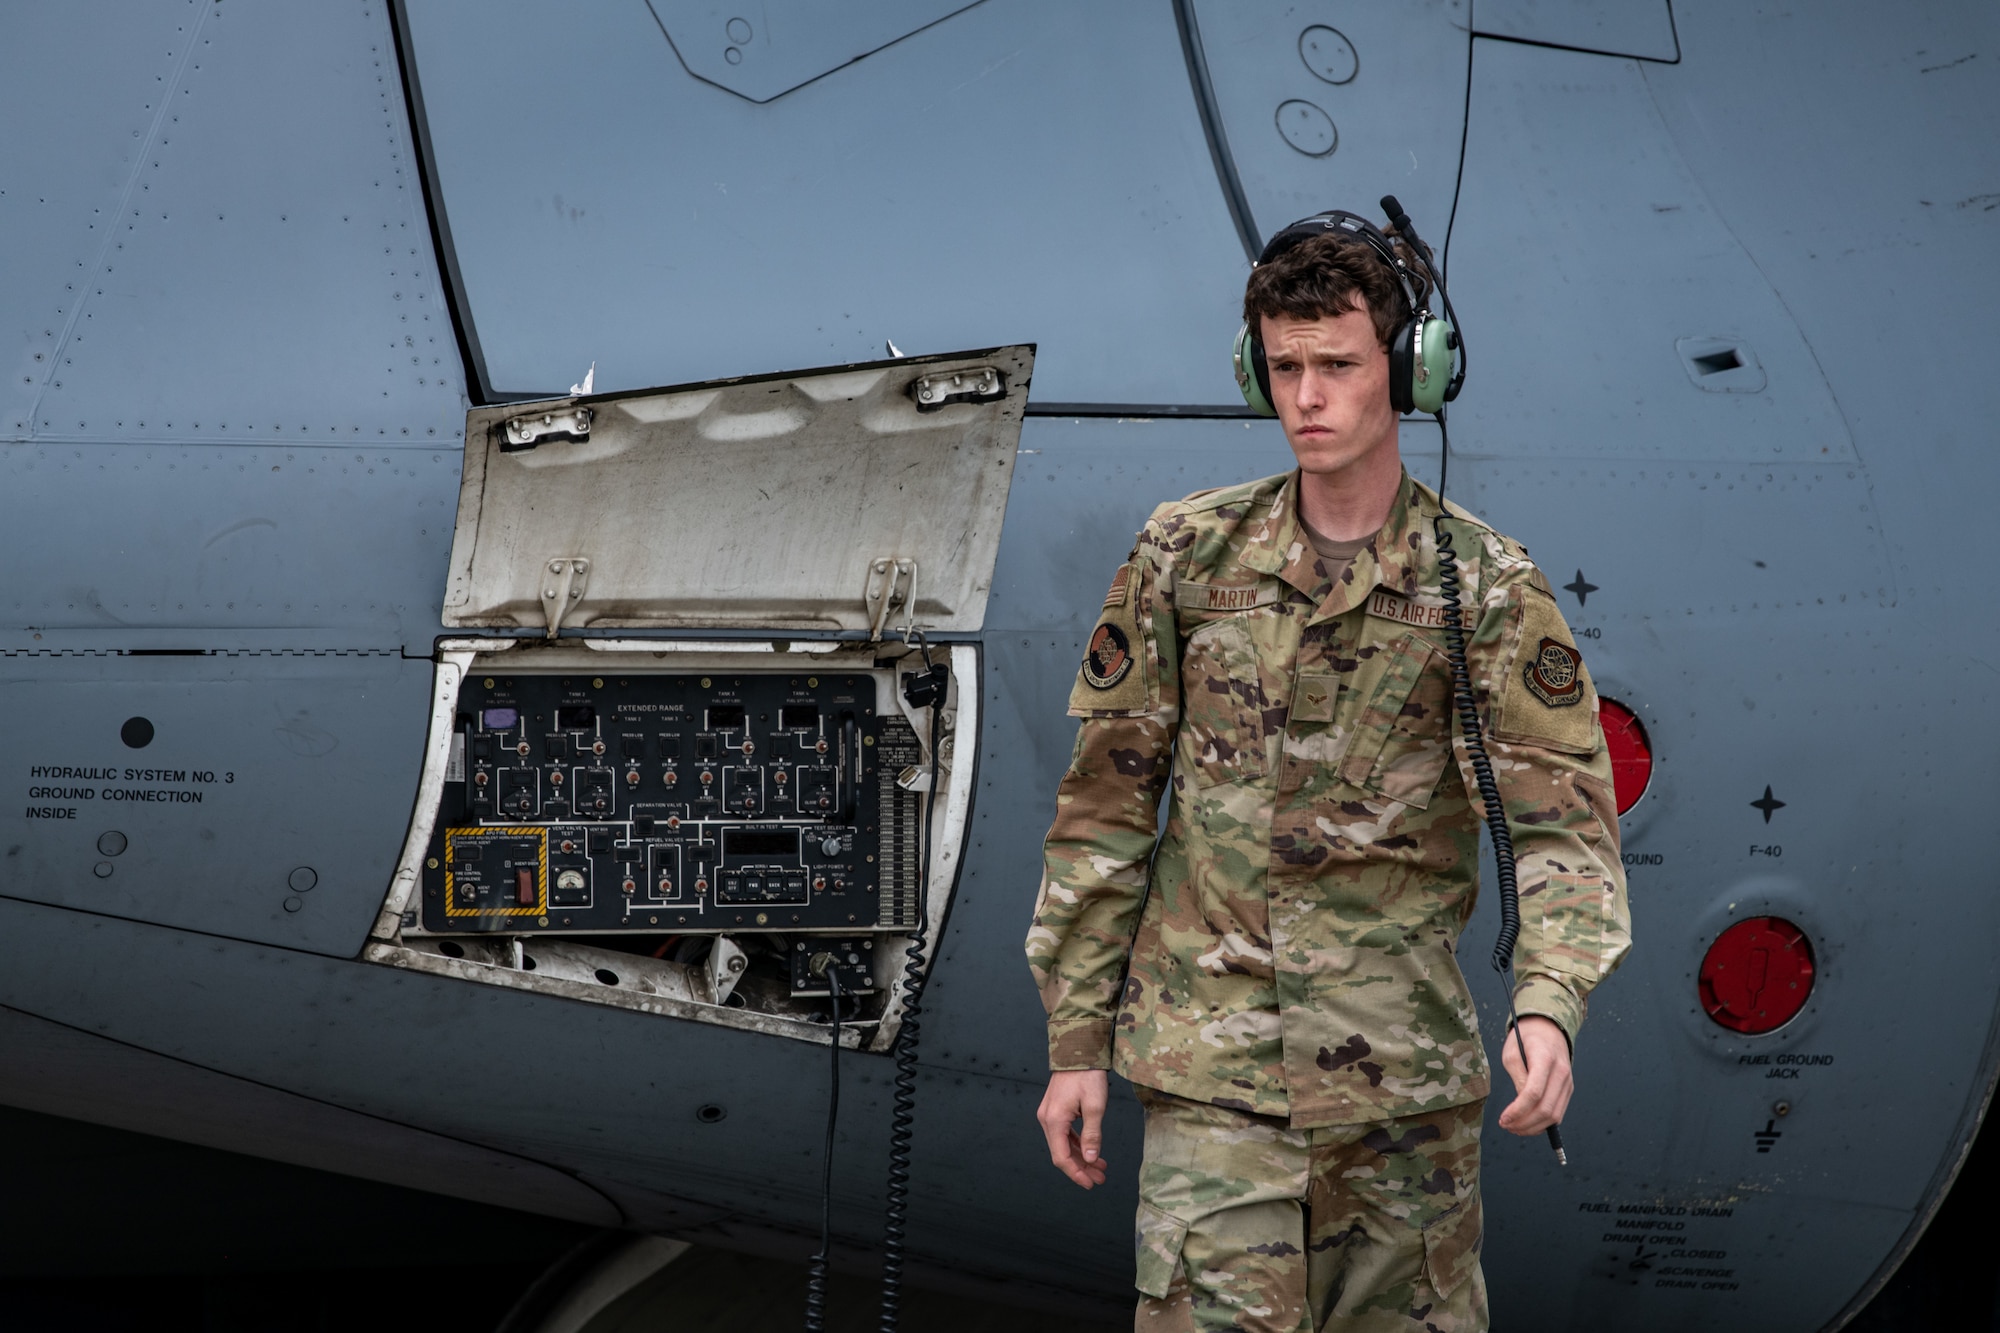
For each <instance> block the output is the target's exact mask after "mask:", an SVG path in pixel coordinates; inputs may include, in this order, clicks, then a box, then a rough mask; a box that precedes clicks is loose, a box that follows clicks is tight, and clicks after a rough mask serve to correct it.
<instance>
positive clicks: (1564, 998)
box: [1460, 549, 1632, 1044]
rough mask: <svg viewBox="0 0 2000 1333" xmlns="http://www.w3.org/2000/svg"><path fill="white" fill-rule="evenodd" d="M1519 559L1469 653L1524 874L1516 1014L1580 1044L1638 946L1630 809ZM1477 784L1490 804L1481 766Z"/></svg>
mask: <svg viewBox="0 0 2000 1333" xmlns="http://www.w3.org/2000/svg"><path fill="white" fill-rule="evenodd" d="M1499 555H1501V552H1499V551H1498V550H1497V549H1492V550H1490V551H1489V556H1499ZM1496 563H1498V562H1497V561H1496ZM1508 564H1510V565H1511V568H1505V569H1504V572H1502V573H1501V574H1500V576H1499V577H1498V578H1497V579H1496V580H1495V581H1494V583H1493V585H1492V586H1490V587H1489V588H1488V589H1487V590H1486V592H1485V595H1484V596H1483V597H1482V599H1481V600H1482V603H1483V610H1482V614H1481V617H1480V623H1479V628H1478V632H1477V634H1476V635H1475V636H1474V638H1473V640H1472V642H1471V643H1470V644H1469V645H1468V647H1469V653H1468V656H1469V658H1470V660H1471V662H1472V664H1473V675H1474V686H1475V690H1476V691H1477V693H1478V694H1479V696H1480V698H1481V701H1482V703H1483V705H1484V708H1483V712H1484V714H1485V718H1484V720H1485V723H1486V749H1487V753H1488V754H1489V755H1490V756H1491V758H1492V760H1493V771H1494V775H1495V777H1496V779H1497V781H1498V785H1499V788H1500V795H1501V800H1502V802H1503V804H1504V805H1505V806H1506V810H1507V825H1508V829H1509V831H1510V832H1511V833H1512V834H1513V839H1514V859H1515V864H1516V868H1517V871H1518V876H1519V879H1518V883H1519V887H1520V895H1521V935H1520V940H1519V943H1518V944H1517V945H1516V947H1515V952H1514V972H1515V977H1516V983H1515V989H1514V1008H1515V1012H1516V1013H1517V1014H1521V1015H1526V1014H1539V1015H1541V1016H1543V1017H1545V1018H1548V1019H1550V1020H1552V1021H1553V1022H1554V1023H1555V1024H1556V1025H1557V1026H1558V1027H1560V1028H1561V1029H1562V1030H1563V1032H1564V1034H1565V1035H1566V1036H1568V1037H1569V1039H1570V1041H1571V1043H1572V1044H1574V1042H1575V1040H1576V1033H1577V1029H1578V1027H1579V1026H1581V1025H1582V1023H1583V1018H1584V1012H1585V1009H1586V1005H1587V1001H1588V997H1589V995H1590V992H1591V990H1592V988H1593V987H1595V986H1596V985H1597V983H1598V982H1600V981H1602V980H1604V978H1605V977H1608V976H1610V975H1611V973H1612V972H1613V971H1614V970H1616V968H1617V967H1618V964H1619V963H1620V962H1622V961H1623V960H1624V957H1625V954H1626V952H1627V951H1628V950H1630V948H1631V947H1632V915H1631V910H1630V908H1629V906H1628V905H1627V902H1626V897H1625V871H1624V866H1623V864H1622V862H1621V861H1620V859H1619V851H1618V806H1617V802H1616V799H1615V797H1614V795H1613V792H1612V782H1611V759H1610V756H1609V754H1608V753H1607V752H1606V750H1605V745H1604V731H1603V728H1602V727H1601V726H1600V725H1599V723H1598V717H1597V690H1596V688H1595V687H1594V686H1593V685H1592V684H1591V679H1590V669H1589V667H1588V666H1587V665H1586V664H1585V662H1584V658H1583V654H1582V653H1581V652H1580V651H1578V649H1577V647H1576V640H1575V637H1574V636H1573V635H1572V634H1571V633H1570V630H1569V626H1568V625H1567V624H1565V623H1564V621H1563V617H1562V612H1561V611H1560V610H1559V609H1558V607H1557V605H1556V600H1555V597H1554V595H1553V594H1552V593H1551V592H1550V591H1549V586H1548V583H1547V581H1546V580H1545V579H1543V577H1542V575H1541V572H1540V571H1539V570H1537V569H1535V568H1534V566H1533V565H1531V564H1528V563H1527V562H1526V561H1525V560H1517V561H1512V562H1508ZM1460 754H1461V762H1462V763H1463V747H1462V744H1461V747H1460ZM1465 783H1466V790H1467V791H1468V792H1469V793H1471V796H1472V800H1473V803H1474V806H1475V808H1476V809H1478V808H1480V796H1479V791H1478V788H1477V786H1476V785H1475V784H1474V778H1473V773H1472V771H1471V768H1470V766H1469V765H1466V767H1465ZM1481 814H1482V817H1483V810H1482V812H1481Z"/></svg>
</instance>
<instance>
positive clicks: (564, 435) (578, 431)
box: [500, 407, 592, 454]
mask: <svg viewBox="0 0 2000 1333" xmlns="http://www.w3.org/2000/svg"><path fill="white" fill-rule="evenodd" d="M591 415H592V414H591V410H590V409H589V408H587V407H571V408H565V409H563V410H561V411H555V412H530V413H528V414H527V415H526V416H519V417H509V418H507V420H505V421H503V422H501V423H500V452H501V453H503V454H516V453H520V452H521V451H522V450H524V449H532V448H534V447H535V446H536V445H538V444H541V443H543V442H544V441H546V440H575V441H577V442H578V443H582V442H584V441H587V440H589V439H590V421H591Z"/></svg>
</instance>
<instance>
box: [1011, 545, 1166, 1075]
mask: <svg viewBox="0 0 2000 1333" xmlns="http://www.w3.org/2000/svg"><path fill="white" fill-rule="evenodd" d="M1172 584H1173V565H1172V557H1171V554H1170V553H1169V551H1168V550H1167V546H1166V541H1165V535H1164V532H1163V531H1162V529H1161V527H1160V516H1159V515H1158V514H1155V516H1154V518H1153V520H1151V521H1149V522H1148V523H1147V525H1146V528H1145V530H1143V531H1142V532H1141V533H1140V534H1139V542H1138V545H1137V546H1136V547H1135V548H1134V549H1133V553H1132V559H1131V560H1129V561H1128V562H1127V563H1126V564H1124V565H1122V566H1120V567H1119V570H1118V572H1117V574H1116V575H1114V576H1113V580H1112V584H1111V589H1110V591H1109V592H1107V593H1106V594H1105V598H1104V608H1103V611H1102V613H1101V614H1100V616H1099V618H1098V621H1097V624H1096V626H1095V627H1094V628H1093V629H1092V631H1091V635H1090V639H1089V640H1088V642H1087V644H1086V647H1085V650H1084V660H1083V663H1082V666H1081V667H1080V668H1079V669H1078V671H1077V678H1076V685H1075V687H1074V688H1073V689H1072V690H1071V692H1070V708H1069V711H1070V714H1071V715H1072V716H1074V717H1080V718H1081V719H1082V721H1081V723H1080V724H1079V725H1078V727H1077V734H1076V747H1075V749H1074V751H1073V752H1072V754H1071V756H1070V764H1069V771H1068V772H1067V773H1065V774H1064V775H1063V780H1062V784H1061V786H1059V787H1058V788H1057V789H1056V817H1055V823H1054V824H1053V825H1052V826H1051V827H1050V829H1049V834H1048V838H1047V840H1046V842H1045V843H1044V844H1043V849H1042V862H1043V869H1042V887H1041V894H1040V896H1039V898H1038V899H1037V901H1036V903H1035V919H1034V924H1033V926H1032V927H1031V928H1030V929H1029V931H1028V941H1027V952H1028V966H1029V968H1030V969H1031V970H1032V971H1033V972H1034V976H1035V984H1036V985H1037V986H1039V987H1040V988H1041V992H1042V1005H1043V1007H1044V1008H1045V1009H1046V1010H1047V1011H1048V1016H1049V1068H1050V1069H1051V1070H1060V1069H1107V1068H1109V1067H1110V1065H1111V1029H1112V1022H1113V1020H1114V1018H1115V1017H1116V1015H1117V1011H1118V999H1119V993H1120V991H1121V990H1122V989H1123V987H1124V982H1125V970H1126V963H1127V960H1128V958H1129V957H1130V954H1131V948H1132V935H1133V932H1134V930H1135V929H1136V927H1137V925H1138V920H1139V911H1140V908H1141V907H1142V906H1143V905H1144V903H1145V898H1146V883H1147V874H1148V870H1149V867H1150V865H1151V862H1152V855H1153V844H1154V841H1155V838H1156V834H1157V831H1158V827H1159V816H1158V812H1159V805H1160V796H1161V794H1162V793H1163V792H1164V791H1165V790H1166V784H1167V776H1168V774H1169V772H1170V771H1171V769H1172V767H1173V749H1174V735H1175V732H1176V730H1177V729H1178V726H1179V723H1180V655H1179V643H1178V637H1177V635H1176V632H1175V628H1174V613H1173V600H1172V597H1173V594H1172Z"/></svg>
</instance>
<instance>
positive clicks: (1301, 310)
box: [1243, 229, 1429, 350]
mask: <svg viewBox="0 0 2000 1333" xmlns="http://www.w3.org/2000/svg"><path fill="white" fill-rule="evenodd" d="M1385 234H1386V235H1387V236H1388V237H1389V243H1390V244H1391V245H1393V246H1394V247H1395V248H1396V250H1397V251H1398V252H1399V254H1400V256H1401V257H1402V259H1403V261H1404V262H1405V263H1406V264H1407V265H1408V270H1407V271H1408V272H1409V275H1410V285H1411V286H1412V287H1413V288H1415V290H1416V293H1417V299H1418V300H1419V301H1422V300H1423V299H1424V297H1425V294H1426V293H1427V291H1428V290H1429V283H1428V282H1427V281H1426V280H1425V278H1424V275H1423V268H1422V266H1421V265H1419V264H1418V263H1416V262H1415V256H1414V255H1413V254H1412V253H1411V252H1410V248H1409V243H1408V242H1407V241H1404V240H1403V239H1402V238H1401V237H1399V236H1397V235H1396V233H1395V231H1394V230H1393V229H1390V230H1388V231H1386V232H1385ZM1363 306H1366V307H1367V310H1368V317H1369V319H1370V320H1371V321H1372V322H1373V323H1374V325H1375V337H1376V338H1377V340H1379V341H1380V342H1381V344H1382V346H1383V348H1384V349H1385V350H1386V349H1387V348H1388V346H1389V343H1390V341H1391V340H1392V339H1393V338H1394V337H1395V336H1396V330H1397V329H1399V328H1401V327H1402V326H1403V325H1404V324H1405V323H1407V322H1408V321H1409V318H1410V315H1411V310H1410V303H1409V300H1408V299H1407V298H1406V297H1405V296H1404V295H1403V286H1402V284H1401V283H1399V282H1397V281H1396V275H1395V274H1394V273H1393V272H1391V271H1390V269H1389V267H1388V265H1386V264H1384V263H1383V262H1382V256H1381V255H1380V254H1378V253H1377V252H1376V251H1375V249H1374V247H1372V246H1370V245H1369V244H1368V243H1367V242H1366V241H1364V240H1361V239H1360V238H1358V237H1355V236H1351V235H1347V234H1344V233H1342V232H1337V231H1330V232H1327V233H1325V234H1324V235H1320V236H1311V237H1308V238H1306V239H1305V240H1303V241H1300V242H1299V243H1298V244H1297V245H1294V246H1292V247H1291V248H1290V249H1288V250H1285V251H1284V252H1282V253H1280V254H1279V255H1277V256H1276V257H1275V258H1273V259H1272V260H1271V262H1270V263H1268V264H1259V265H1258V266H1257V267H1256V268H1253V269H1251V270H1250V281H1249V283H1248V284H1247V285H1246V286H1245V287H1244V289H1243V319H1244V322H1245V323H1247V324H1249V325H1250V327H1251V329H1252V330H1253V331H1255V332H1257V333H1258V334H1259V335H1260V336H1261V334H1262V324H1261V323H1260V321H1261V320H1262V319H1263V317H1264V316H1266V315H1269V316H1270V317H1271V318H1273V319H1283V318H1290V319H1331V318H1333V317H1335V316H1338V315H1344V314H1346V313H1347V312H1348V311H1350V310H1357V309H1360V308H1362V307H1363Z"/></svg>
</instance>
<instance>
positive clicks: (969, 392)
mask: <svg viewBox="0 0 2000 1333" xmlns="http://www.w3.org/2000/svg"><path fill="white" fill-rule="evenodd" d="M1006 396H1007V377H1006V376H1005V375H1002V374H1001V373H1000V370H999V367H997V366H975V367H973V368H972V369H970V370H946V371H940V372H938V373H937V374H935V375H920V376H918V377H917V378H916V379H915V380H912V381H911V382H910V401H911V402H913V403H915V404H916V405H917V411H919V412H935V411H937V410H938V409H939V408H941V407H946V406H949V405H950V404H952V403H994V402H998V401H999V400H1000V399H1002V398H1005V397H1006Z"/></svg>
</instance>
